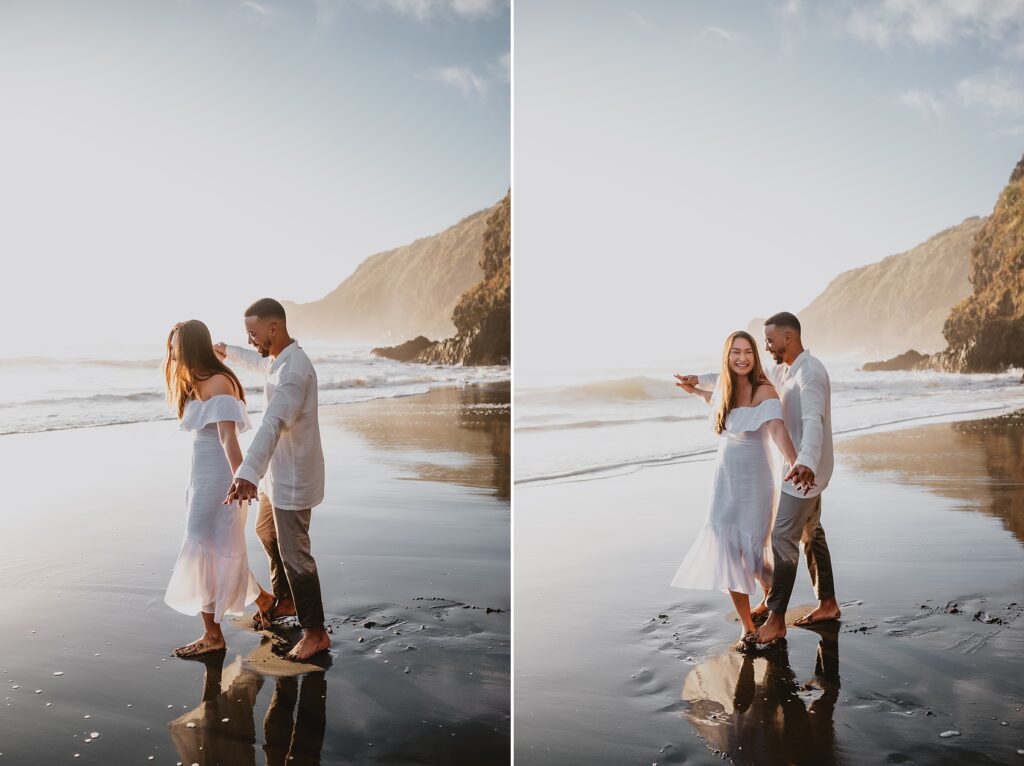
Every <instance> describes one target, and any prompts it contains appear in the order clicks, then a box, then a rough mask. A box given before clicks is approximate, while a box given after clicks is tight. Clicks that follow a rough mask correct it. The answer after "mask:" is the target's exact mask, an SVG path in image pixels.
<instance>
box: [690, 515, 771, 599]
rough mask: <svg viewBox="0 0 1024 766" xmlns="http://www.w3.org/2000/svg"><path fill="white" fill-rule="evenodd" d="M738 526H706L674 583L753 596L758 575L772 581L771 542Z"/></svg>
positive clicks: (764, 579)
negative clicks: (747, 532) (768, 543)
mask: <svg viewBox="0 0 1024 766" xmlns="http://www.w3.org/2000/svg"><path fill="white" fill-rule="evenodd" d="M765 542H766V541H765V540H763V539H761V540H755V539H754V538H753V537H751V536H750V535H748V534H746V533H745V532H744V531H743V530H741V529H739V528H738V527H732V526H728V527H715V526H710V525H705V526H704V527H703V528H702V529H701V531H700V532H699V533H698V534H697V539H696V540H694V542H693V546H692V547H691V548H690V550H689V552H688V553H687V554H686V558H685V559H683V563H682V564H680V565H679V569H677V570H676V574H675V577H673V578H672V583H671V584H672V586H673V587H676V588H688V589H692V590H719V591H722V592H723V593H726V592H728V591H734V592H736V593H746V594H747V595H753V594H754V593H755V592H756V590H757V585H758V576H760V579H761V580H763V581H764V582H765V583H771V579H772V570H773V566H772V564H773V560H772V549H771V545H766V544H765Z"/></svg>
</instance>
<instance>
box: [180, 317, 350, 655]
mask: <svg viewBox="0 0 1024 766" xmlns="http://www.w3.org/2000/svg"><path fill="white" fill-rule="evenodd" d="M245 329H246V333H247V335H248V338H249V344H250V345H252V346H254V347H255V351H253V350H250V349H246V348H242V347H240V346H228V345H225V344H223V343H218V344H216V345H214V343H213V341H212V339H211V337H210V331H209V329H208V328H207V326H206V325H205V324H203V323H202V322H200V321H198V320H195V319H192V320H189V321H187V322H179V323H178V324H176V325H175V326H174V327H173V328H172V329H171V332H170V334H169V335H168V337H167V348H166V357H165V359H164V366H163V370H164V377H165V380H166V386H167V398H168V401H169V402H170V404H171V406H172V407H173V408H174V409H175V411H176V412H177V415H178V419H179V421H180V427H181V430H183V431H192V432H193V434H194V436H193V442H192V445H193V446H192V463H191V471H190V475H189V481H188V490H187V492H186V501H185V507H186V530H185V539H184V542H183V543H182V546H181V552H180V553H179V555H178V560H177V562H176V564H175V566H174V571H173V574H172V575H171V580H170V583H169V584H168V586H167V593H166V595H165V596H164V600H165V601H166V602H167V604H168V605H169V606H171V607H172V608H173V609H175V610H177V611H179V612H182V613H184V614H189V615H195V614H201V615H202V618H203V626H204V632H203V635H202V636H201V637H200V638H198V639H196V640H195V641H192V642H191V643H189V644H185V645H184V646H179V647H178V648H177V649H175V650H174V655H175V656H177V657H183V658H189V657H198V656H201V655H206V654H212V653H213V652H218V651H224V650H225V648H226V643H225V640H224V633H223V632H222V630H221V621H222V619H223V617H224V615H225V614H227V615H241V614H243V611H244V608H245V606H247V605H248V604H251V603H253V602H255V604H256V610H257V611H256V614H255V615H253V621H252V625H253V628H255V629H258V630H265V629H269V628H270V626H271V624H272V623H273V622H274V620H276V619H278V618H281V617H288V616H297V618H298V621H299V624H300V625H301V626H302V638H301V639H300V640H299V641H298V643H297V644H296V645H295V646H294V647H293V648H292V649H291V650H290V651H289V652H288V654H287V657H288V658H289V659H292V660H296V661H304V660H308V659H309V658H310V657H312V656H314V655H316V654H319V653H320V652H324V651H326V650H327V649H328V647H330V645H331V641H330V638H329V636H328V634H327V631H326V629H325V627H324V608H323V602H322V600H321V595H320V578H319V576H318V574H317V568H316V561H315V560H314V558H313V556H312V553H311V552H310V541H309V523H310V518H311V515H312V508H313V507H314V506H316V505H318V504H319V503H320V502H321V501H322V500H323V497H324V455H323V448H322V447H321V444H320V426H319V421H318V419H317V395H318V390H317V377H316V370H315V369H314V368H313V364H312V362H311V361H310V359H309V357H308V356H307V355H306V352H305V351H303V350H302V349H301V348H300V347H299V345H298V343H297V342H296V341H295V340H294V339H293V338H292V337H290V336H289V334H288V327H287V323H286V317H285V312H284V307H282V306H281V304H280V303H279V302H277V301H276V300H274V299H272V298H263V299H261V300H258V301H256V302H255V303H253V304H252V305H251V306H250V307H249V308H248V309H246V311H245ZM225 360H226V361H228V362H230V363H232V364H235V365H239V366H242V367H245V368H247V369H250V370H253V371H255V372H259V373H261V374H263V375H265V376H266V384H265V389H264V392H265V394H266V410H265V412H264V414H263V422H262V424H261V425H260V428H259V430H258V431H257V432H256V435H255V436H254V437H253V440H252V444H251V446H250V447H249V451H248V453H247V454H246V455H245V456H244V457H243V455H242V450H241V448H240V446H239V443H238V434H239V433H243V432H245V431H247V430H249V429H250V428H251V427H252V425H251V423H250V422H249V415H248V413H247V412H246V406H245V391H244V390H243V388H242V384H241V383H240V382H239V380H238V377H237V376H236V375H235V373H234V372H233V371H232V370H231V368H230V367H228V366H227V365H226V364H225V363H224V362H225ZM261 479H263V492H259V491H258V490H257V485H258V484H259V482H260V480H261ZM257 497H258V499H259V509H258V511H257V516H256V536H257V537H258V538H259V540H260V542H261V543H262V544H263V548H264V550H265V551H266V553H267V558H268V560H269V562H270V579H271V590H272V593H268V592H267V591H266V590H264V589H263V587H262V586H261V585H260V584H259V583H258V582H257V581H256V578H255V577H254V576H253V574H252V572H251V571H250V570H249V560H248V555H247V553H246V544H245V520H246V514H247V510H248V501H249V500H254V499H257Z"/></svg>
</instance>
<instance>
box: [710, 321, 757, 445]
mask: <svg viewBox="0 0 1024 766" xmlns="http://www.w3.org/2000/svg"><path fill="white" fill-rule="evenodd" d="M737 338H742V339H743V340H745V341H747V342H748V343H749V344H750V348H752V349H753V351H754V364H753V365H752V366H751V368H750V372H748V373H747V374H746V376H745V377H746V378H747V379H748V380H749V381H750V398H751V401H753V398H754V393H755V392H756V391H757V389H758V387H759V386H761V385H764V384H766V383H768V378H767V377H766V376H765V374H764V368H763V367H761V355H760V354H758V352H757V343H756V342H755V341H754V336H753V335H751V334H750V333H748V332H744V331H743V330H737V331H736V332H734V333H732V334H731V335H730V336H729V337H728V338H726V339H725V346H724V347H723V348H722V374H721V375H720V376H719V377H718V381H719V387H720V388H721V397H722V398H721V401H720V402H719V404H718V410H717V411H716V412H715V433H716V434H720V433H722V431H724V430H725V420H726V418H728V417H729V413H730V412H732V410H733V409H735V408H736V407H737V406H738V404H739V403H738V402H737V401H736V382H737V380H738V376H737V375H736V373H735V372H733V371H732V368H731V367H730V366H729V352H730V351H731V350H732V344H733V342H735V341H736V339H737Z"/></svg>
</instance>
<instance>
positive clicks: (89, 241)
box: [0, 0, 511, 356]
mask: <svg viewBox="0 0 1024 766" xmlns="http://www.w3.org/2000/svg"><path fill="white" fill-rule="evenodd" d="M510 50H511V40H510V9H509V6H508V3H507V0H318V1H317V2H314V1H313V0H308V1H306V0H287V1H286V0H245V1H244V2H239V1H238V0H191V1H188V0H121V1H120V2H118V1H117V0H96V1H95V2H81V1H80V0H66V1H65V2H51V1H48V0H3V2H0V104H2V107H0V109H2V114H0V209H2V211H3V215H2V219H0V221H2V223H0V253H2V258H3V263H4V272H5V274H4V276H5V279H4V283H3V284H4V288H5V289H4V297H5V300H6V302H7V308H8V309H11V308H13V312H11V313H10V314H9V316H11V317H12V319H11V320H10V321H14V322H17V325H18V328H19V329H18V332H17V333H15V337H14V338H10V339H9V341H8V343H6V344H5V346H4V347H3V348H2V349H0V355H3V356H9V355H15V354H19V353H32V352H38V353H46V352H48V351H50V350H51V349H57V350H61V349H63V350H74V349H75V348H80V349H81V350H83V351H85V350H86V346H90V347H91V346H92V345H94V343H95V342H96V341H98V340H103V339H107V338H111V337H118V338H121V339H123V340H125V341H128V342H131V343H146V342H149V341H150V340H151V339H155V340H156V343H157V344H158V345H159V344H160V343H162V342H163V336H164V335H165V333H166V330H167V329H168V328H169V326H170V324H171V323H173V322H174V321H177V320H179V319H187V318H190V317H192V318H198V319H203V320H205V321H207V322H208V323H209V324H211V325H212V326H213V327H214V332H215V334H223V333H222V332H218V330H220V329H223V331H224V332H226V331H228V330H229V329H230V330H232V331H234V330H237V331H238V335H239V336H240V335H241V318H240V315H241V312H242V310H243V309H244V308H245V306H246V305H247V304H248V303H249V302H250V301H251V300H253V299H254V298H257V297H261V296H262V295H265V294H270V295H274V296H277V297H282V298H287V299H293V300H299V301H305V300H312V299H315V298H319V297H321V296H322V295H324V294H325V293H327V292H328V291H329V290H331V289H333V288H334V287H335V286H337V284H338V283H339V282H340V281H341V280H342V279H344V278H345V277H346V276H348V275H349V274H350V273H351V272H352V271H353V269H354V268H355V267H356V266H357V265H358V264H359V263H360V262H361V261H362V260H363V259H364V258H366V257H367V256H369V255H371V254H373V253H375V252H378V251H381V250H385V249H389V248H391V247H395V246H398V245H402V244H406V243H408V242H410V241H412V240H414V239H416V238H418V237H422V236H426V235H430V234H434V233H436V232H438V231H441V230H442V229H444V228H446V227H447V226H449V225H451V224H454V223H456V222H457V221H458V220H459V219H461V218H462V217H464V216H466V215H468V214H470V213H472V212H475V211H477V210H480V209H482V208H485V207H488V206H490V205H492V204H494V203H495V202H497V201H498V200H499V199H500V198H501V197H502V196H504V194H505V191H506V189H507V188H508V186H509V183H510V177H511V174H510V140H511V139H510V125H509V120H510V106H509V101H510V87H509V69H510V66H509V61H510V59H509V55H510ZM12 303H13V306H12ZM236 326H237V327H236ZM8 335H9V334H8ZM69 346H70V347H71V348H70V349H67V348H66V347H69Z"/></svg>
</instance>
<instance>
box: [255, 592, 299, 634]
mask: <svg viewBox="0 0 1024 766" xmlns="http://www.w3.org/2000/svg"><path fill="white" fill-rule="evenodd" d="M266 596H267V598H269V599H270V600H269V601H267V600H266V599H264V598H262V594H261V596H258V597H257V598H256V609H257V610H258V611H257V612H256V614H254V615H253V616H252V626H253V628H254V629H255V630H268V629H269V628H270V623H272V622H273V621H274V620H276V619H279V618H281V617H294V616H295V602H294V601H292V599H291V597H289V596H285V597H284V598H279V599H275V598H274V597H273V596H271V595H270V594H269V593H267V594H266Z"/></svg>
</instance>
